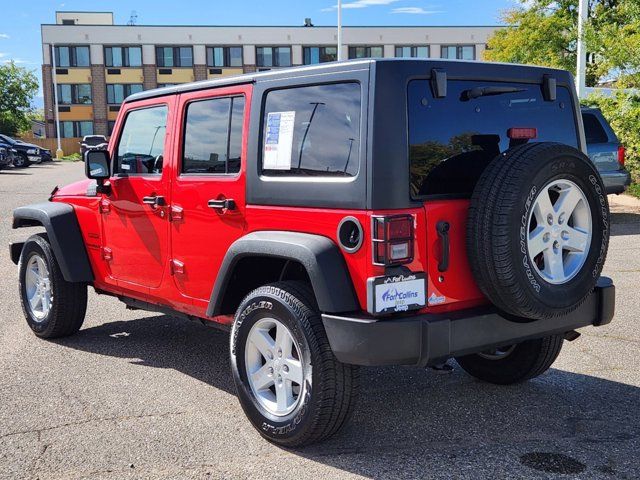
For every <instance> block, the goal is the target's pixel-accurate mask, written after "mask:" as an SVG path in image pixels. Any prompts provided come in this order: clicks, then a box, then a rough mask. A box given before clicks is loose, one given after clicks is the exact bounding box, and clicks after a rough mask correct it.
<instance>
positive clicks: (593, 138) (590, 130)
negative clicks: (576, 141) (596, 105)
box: [582, 113, 609, 143]
mask: <svg viewBox="0 0 640 480" xmlns="http://www.w3.org/2000/svg"><path fill="white" fill-rule="evenodd" d="M582 123H584V136H585V138H586V140H587V143H607V142H608V141H609V137H607V132H605V131H604V128H602V124H601V123H600V120H598V117H596V116H595V115H594V114H593V113H583V114H582Z"/></svg>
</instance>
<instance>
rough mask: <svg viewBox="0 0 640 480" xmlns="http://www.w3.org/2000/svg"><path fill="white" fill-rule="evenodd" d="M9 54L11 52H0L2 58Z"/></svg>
mask: <svg viewBox="0 0 640 480" xmlns="http://www.w3.org/2000/svg"><path fill="white" fill-rule="evenodd" d="M7 55H9V54H8V53H6V52H0V58H4V57H6V56H7Z"/></svg>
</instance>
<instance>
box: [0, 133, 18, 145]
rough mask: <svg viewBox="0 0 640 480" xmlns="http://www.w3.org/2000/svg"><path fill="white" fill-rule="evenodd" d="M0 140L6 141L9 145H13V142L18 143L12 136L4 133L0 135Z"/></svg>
mask: <svg viewBox="0 0 640 480" xmlns="http://www.w3.org/2000/svg"><path fill="white" fill-rule="evenodd" d="M0 140H2V141H4V142H6V143H8V144H9V145H14V144H16V143H18V142H16V141H15V140H14V139H13V138H11V137H7V136H6V135H0Z"/></svg>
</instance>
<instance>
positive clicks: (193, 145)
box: [182, 97, 244, 173]
mask: <svg viewBox="0 0 640 480" xmlns="http://www.w3.org/2000/svg"><path fill="white" fill-rule="evenodd" d="M243 116H244V97H232V98H213V99H210V100H203V101H200V102H193V103H191V104H190V105H189V107H188V108H187V121H186V125H185V130H184V152H183V155H182V173H238V172H239V171H240V154H241V151H242V119H243Z"/></svg>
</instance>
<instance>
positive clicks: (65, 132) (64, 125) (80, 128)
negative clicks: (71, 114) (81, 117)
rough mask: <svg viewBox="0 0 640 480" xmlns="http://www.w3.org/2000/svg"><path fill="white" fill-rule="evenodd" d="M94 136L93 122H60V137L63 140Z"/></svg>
mask: <svg viewBox="0 0 640 480" xmlns="http://www.w3.org/2000/svg"><path fill="white" fill-rule="evenodd" d="M85 135H93V122H91V121H86V122H67V121H64V122H60V136H61V137H62V138H76V137H84V136H85Z"/></svg>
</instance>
